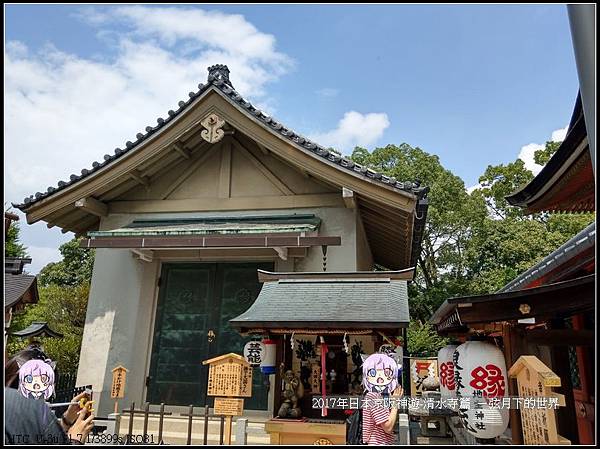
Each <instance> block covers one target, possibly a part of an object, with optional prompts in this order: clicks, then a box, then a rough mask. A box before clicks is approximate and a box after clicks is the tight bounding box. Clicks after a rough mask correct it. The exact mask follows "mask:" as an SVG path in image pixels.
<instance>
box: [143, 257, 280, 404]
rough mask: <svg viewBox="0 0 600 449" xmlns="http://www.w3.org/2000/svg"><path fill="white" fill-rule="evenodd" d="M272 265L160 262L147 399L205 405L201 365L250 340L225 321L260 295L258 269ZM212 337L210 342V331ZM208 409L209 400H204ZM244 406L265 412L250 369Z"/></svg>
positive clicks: (260, 386) (260, 382)
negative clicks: (249, 386)
mask: <svg viewBox="0 0 600 449" xmlns="http://www.w3.org/2000/svg"><path fill="white" fill-rule="evenodd" d="M258 269H263V270H272V269H273V264H272V263H219V264H217V263H172V264H164V265H163V267H162V272H161V285H160V291H159V299H158V306H157V309H156V318H155V325H154V339H153V343H152V358H151V362H150V372H149V377H148V396H147V400H148V401H149V402H150V403H152V404H159V403H161V402H164V403H165V404H167V405H189V404H194V405H198V406H203V405H204V399H205V390H206V382H207V379H206V368H205V367H203V365H202V361H203V360H206V359H208V358H211V357H214V356H217V355H221V354H226V353H228V352H235V353H237V354H242V350H243V347H244V344H245V343H246V342H247V341H249V340H250V339H249V338H243V337H241V336H240V335H239V334H238V333H237V332H236V331H235V330H234V329H232V328H231V327H230V326H229V323H228V321H229V320H230V319H231V318H235V317H236V316H238V315H240V314H241V313H243V312H244V311H246V310H247V309H248V308H249V307H250V306H251V305H252V303H253V302H254V300H255V299H256V297H257V296H258V293H259V291H260V287H261V285H260V284H259V283H258V276H257V273H256V270H258ZM209 330H212V331H213V332H214V333H215V339H214V341H213V342H212V343H211V344H210V345H209V344H208V338H207V336H208V332H209ZM208 400H209V404H211V405H212V398H210V397H209V398H208ZM244 408H245V409H249V410H266V409H267V389H266V387H265V385H264V378H263V375H262V374H261V373H260V369H259V368H255V369H254V373H253V385H252V398H247V399H246V400H245V402H244Z"/></svg>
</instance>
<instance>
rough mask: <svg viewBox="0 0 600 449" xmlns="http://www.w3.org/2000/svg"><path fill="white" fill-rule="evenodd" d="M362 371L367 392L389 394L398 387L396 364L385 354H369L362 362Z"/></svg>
mask: <svg viewBox="0 0 600 449" xmlns="http://www.w3.org/2000/svg"><path fill="white" fill-rule="evenodd" d="M362 371H363V378H362V385H363V387H364V389H365V390H366V391H367V392H376V393H382V394H391V393H392V392H393V391H394V390H395V389H396V387H397V386H398V364H397V363H396V361H395V360H394V359H393V358H391V357H390V356H388V355H386V354H381V353H376V354H371V355H370V356H369V357H367V358H366V359H365V360H364V362H363V365H362Z"/></svg>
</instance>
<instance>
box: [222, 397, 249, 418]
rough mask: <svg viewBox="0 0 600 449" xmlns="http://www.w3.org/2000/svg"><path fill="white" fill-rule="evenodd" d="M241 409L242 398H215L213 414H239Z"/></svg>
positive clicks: (242, 405)
mask: <svg viewBox="0 0 600 449" xmlns="http://www.w3.org/2000/svg"><path fill="white" fill-rule="evenodd" d="M243 411H244V400H243V399H242V398H215V415H224V416H241V415H242V412H243Z"/></svg>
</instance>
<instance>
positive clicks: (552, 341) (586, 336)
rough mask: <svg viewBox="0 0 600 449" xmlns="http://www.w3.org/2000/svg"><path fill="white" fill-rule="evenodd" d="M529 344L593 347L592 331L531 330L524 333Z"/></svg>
mask: <svg viewBox="0 0 600 449" xmlns="http://www.w3.org/2000/svg"><path fill="white" fill-rule="evenodd" d="M525 338H526V339H527V341H529V342H530V343H536V344H538V345H540V346H594V341H595V339H594V331H591V330H575V329H531V330H527V331H525Z"/></svg>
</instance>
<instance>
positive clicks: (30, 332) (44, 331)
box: [11, 321, 63, 338]
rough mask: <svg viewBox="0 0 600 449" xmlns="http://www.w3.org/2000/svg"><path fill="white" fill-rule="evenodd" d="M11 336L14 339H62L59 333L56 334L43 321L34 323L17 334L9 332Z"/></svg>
mask: <svg viewBox="0 0 600 449" xmlns="http://www.w3.org/2000/svg"><path fill="white" fill-rule="evenodd" d="M11 335H14V336H15V337H22V338H26V337H52V338H62V337H63V335H62V334H61V333H59V332H56V331H54V330H52V329H51V328H50V326H48V323H46V322H45V321H34V322H33V323H31V324H30V325H29V326H28V327H26V328H25V329H23V330H20V331H17V332H11Z"/></svg>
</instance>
